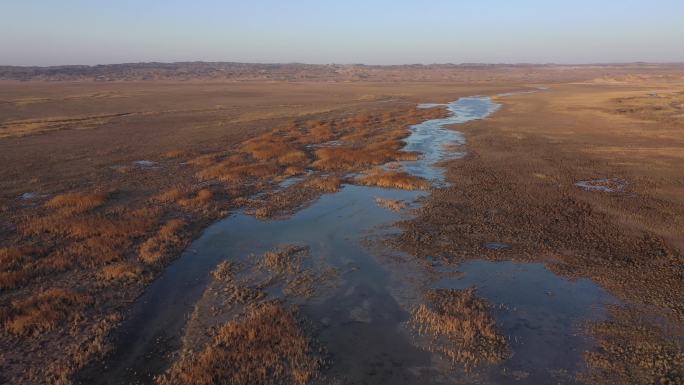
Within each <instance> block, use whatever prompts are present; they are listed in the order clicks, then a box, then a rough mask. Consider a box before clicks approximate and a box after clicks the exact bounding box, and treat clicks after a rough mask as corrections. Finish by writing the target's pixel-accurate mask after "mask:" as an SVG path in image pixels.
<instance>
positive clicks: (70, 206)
mask: <svg viewBox="0 0 684 385" xmlns="http://www.w3.org/2000/svg"><path fill="white" fill-rule="evenodd" d="M108 196H109V194H107V193H102V192H95V193H87V192H71V193H65V194H60V195H57V196H55V197H53V198H52V199H50V200H49V201H48V202H47V203H46V204H45V205H46V206H47V207H50V208H58V209H61V210H64V211H67V212H69V213H79V212H85V211H89V210H92V209H94V208H96V207H100V206H102V205H103V204H104V203H105V202H106V201H107V198H108Z"/></svg>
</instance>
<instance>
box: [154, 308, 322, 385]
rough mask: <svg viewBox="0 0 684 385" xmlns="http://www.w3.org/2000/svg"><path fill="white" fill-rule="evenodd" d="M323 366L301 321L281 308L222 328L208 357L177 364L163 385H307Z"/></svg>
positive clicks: (257, 310) (198, 356) (256, 313)
mask: <svg viewBox="0 0 684 385" xmlns="http://www.w3.org/2000/svg"><path fill="white" fill-rule="evenodd" d="M320 366H321V362H320V360H319V359H318V358H316V357H315V355H314V352H313V351H312V348H311V346H310V342H309V339H308V338H307V337H306V336H305V335H304V333H303V332H302V330H301V328H300V326H299V323H298V321H297V319H296V317H295V315H294V314H293V313H292V312H291V311H289V310H287V309H285V308H284V307H283V305H281V304H280V303H277V302H269V303H265V304H261V305H257V306H254V307H251V308H250V309H249V310H248V311H247V313H246V314H245V315H244V316H243V317H241V318H239V319H236V320H234V321H230V322H228V323H226V324H224V325H223V326H221V327H220V328H219V329H218V330H217V332H216V334H215V335H214V337H213V340H212V341H211V343H210V344H209V346H207V347H206V348H205V349H204V350H203V351H201V352H199V353H196V354H191V355H188V356H186V357H184V358H182V359H181V360H180V361H178V362H176V363H175V364H174V365H173V366H172V367H171V369H170V370H169V371H168V372H167V374H165V375H164V376H162V377H161V378H158V379H157V383H158V384H159V385H180V384H183V385H219V384H233V385H253V384H295V385H305V384H308V383H310V381H312V380H313V379H314V378H316V376H317V373H318V371H319V368H320Z"/></svg>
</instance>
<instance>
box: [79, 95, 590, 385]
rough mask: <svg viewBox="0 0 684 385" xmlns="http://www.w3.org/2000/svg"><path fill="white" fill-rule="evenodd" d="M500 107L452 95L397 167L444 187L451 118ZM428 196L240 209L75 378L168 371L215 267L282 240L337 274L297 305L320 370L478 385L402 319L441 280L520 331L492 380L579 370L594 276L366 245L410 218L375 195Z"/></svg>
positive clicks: (144, 377)
mask: <svg viewBox="0 0 684 385" xmlns="http://www.w3.org/2000/svg"><path fill="white" fill-rule="evenodd" d="M498 108H499V105H498V104H496V103H494V102H492V101H491V99H490V98H487V97H480V96H477V97H468V98H461V99H459V100H457V101H456V102H453V103H449V104H448V109H449V111H451V112H452V115H451V116H449V117H446V118H442V119H435V120H430V121H426V122H424V123H421V124H417V125H415V126H412V128H411V130H412V133H411V135H410V136H409V137H408V138H407V145H406V147H405V149H406V150H407V151H419V152H421V153H422V154H423V156H422V157H421V159H419V160H418V161H410V162H409V161H407V162H400V163H401V165H402V166H403V167H404V168H405V169H406V170H407V171H408V172H410V173H411V174H413V175H418V176H422V177H425V178H428V179H430V180H432V181H434V182H435V183H444V174H443V171H442V170H441V169H440V168H438V167H437V166H436V165H435V164H436V163H438V162H439V161H441V160H444V159H448V158H450V157H455V156H456V157H457V156H458V154H456V155H454V154H449V153H448V152H447V151H446V150H445V147H444V145H448V144H463V143H464V139H463V136H462V134H461V133H459V132H458V131H455V130H452V129H448V128H446V127H445V126H448V125H453V124H459V123H464V122H468V121H472V120H476V119H482V118H485V117H487V116H489V115H490V114H492V113H494V112H495V111H496V110H497V109H498ZM288 183H289V182H288ZM281 188H282V186H281ZM428 194H429V193H427V192H423V191H403V190H392V189H383V188H376V187H365V186H353V185H344V186H343V188H342V189H341V190H340V191H339V192H337V193H334V194H328V195H324V196H322V197H321V198H320V199H319V200H317V201H316V202H314V203H313V204H311V205H310V206H308V207H306V208H304V209H302V210H300V211H299V212H297V213H295V214H294V215H292V216H291V217H289V218H284V219H273V220H267V221H264V220H258V219H255V218H254V217H252V216H249V215H246V214H244V213H242V212H237V213H234V214H233V215H231V216H230V217H228V218H226V219H223V220H221V221H219V222H217V223H215V224H213V225H211V226H210V227H208V228H207V229H206V230H205V231H204V232H203V233H202V235H201V237H200V238H199V239H197V240H196V241H194V242H193V243H192V244H191V246H190V247H189V248H188V249H187V250H186V251H185V252H183V254H182V255H181V256H180V257H179V258H178V259H177V260H176V261H175V262H174V263H173V264H171V265H170V266H169V267H168V268H167V269H166V270H165V271H164V272H163V273H162V275H161V276H160V277H159V278H158V279H157V280H156V281H154V282H153V283H152V284H151V285H150V286H149V287H148V288H147V290H146V291H145V293H144V294H143V295H142V296H141V297H140V298H139V299H138V300H137V301H136V303H135V304H133V306H132V308H131V309H130V313H129V314H128V315H127V317H126V319H125V321H124V323H123V324H122V325H121V327H120V328H119V329H118V330H117V346H116V348H115V349H114V351H113V352H112V353H111V354H110V355H109V356H108V357H107V358H106V359H105V360H104V363H102V364H96V365H93V366H91V367H89V368H87V369H86V370H84V371H82V373H81V374H80V376H79V379H78V381H77V382H80V383H84V384H86V383H87V384H128V383H152V380H153V376H154V375H157V374H160V373H162V372H163V371H164V370H165V369H166V368H167V367H168V365H169V362H168V360H169V358H168V357H169V353H172V352H174V351H176V350H178V349H179V348H180V336H181V335H182V333H183V328H184V325H185V323H186V320H187V317H188V316H189V315H190V313H191V312H192V309H193V306H194V304H195V303H196V301H197V300H198V299H199V298H200V297H201V296H202V294H203V291H204V290H205V288H206V285H207V282H208V276H209V272H211V271H212V270H213V269H214V268H215V267H216V266H217V265H218V264H219V263H221V262H222V261H224V260H240V259H242V258H247V257H248V256H249V255H259V254H262V253H264V252H266V251H268V250H270V249H273V248H275V247H277V246H281V245H284V244H299V245H306V246H308V247H309V250H310V251H309V252H310V254H311V255H312V256H315V257H316V258H317V259H320V260H323V261H325V263H326V265H328V266H329V267H333V268H336V269H337V271H338V272H339V273H340V277H339V278H340V282H339V285H338V286H337V287H336V288H335V289H333V290H331V291H330V292H328V293H327V294H326V296H325V297H319V298H314V299H313V300H310V301H306V302H303V303H300V304H299V305H300V312H301V313H302V315H304V316H305V317H306V319H307V321H308V322H310V324H311V325H312V327H311V330H309V332H310V333H312V334H313V336H314V337H315V338H316V339H317V340H318V341H319V342H320V343H321V344H322V345H323V346H325V348H326V350H327V352H328V354H329V358H330V362H331V365H330V367H329V368H327V369H326V371H325V372H324V375H325V376H326V377H328V378H335V379H336V380H339V381H340V382H341V383H345V384H367V383H372V384H392V385H394V384H447V383H474V382H473V381H470V380H464V378H465V377H463V372H462V371H460V370H459V369H455V368H453V367H451V366H450V365H446V367H445V366H444V365H443V362H444V361H443V360H441V359H440V358H439V357H436V356H435V355H433V354H432V353H429V352H427V351H424V350H422V349H420V348H418V347H417V346H416V345H415V344H414V341H413V339H412V337H411V336H410V335H409V333H408V331H407V329H406V327H405V321H406V320H407V319H408V317H409V313H408V310H407V309H411V308H412V307H413V306H415V305H416V304H417V303H418V301H420V299H421V292H422V290H423V289H425V288H426V287H430V285H433V284H434V285H444V286H449V287H451V286H453V287H459V288H460V287H463V288H465V287H470V286H473V285H475V286H478V287H479V288H480V293H481V294H482V295H483V296H485V297H486V298H487V299H488V300H489V301H490V302H491V303H492V304H502V305H503V306H504V307H501V308H499V309H497V310H496V317H497V319H498V320H499V322H501V325H502V327H503V330H504V332H505V334H506V335H508V336H512V337H513V338H514V342H512V343H511V346H512V349H513V351H514V355H513V357H512V358H511V359H509V360H507V361H505V362H504V364H502V365H500V366H497V367H493V368H485V369H483V371H482V373H480V374H481V375H482V376H485V378H486V380H485V381H484V383H491V382H492V381H498V382H502V383H505V382H506V381H508V377H507V374H506V373H509V372H511V373H513V372H514V373H515V377H516V378H519V379H521V381H522V382H516V383H547V382H548V381H546V380H547V379H549V378H552V377H549V375H548V372H549V371H550V370H556V371H563V370H567V371H574V370H576V368H577V365H579V363H580V362H581V356H580V354H581V351H582V349H583V348H584V347H586V345H583V344H582V343H584V342H583V340H582V338H581V337H577V336H576V335H575V333H573V331H574V330H575V329H574V326H573V325H575V322H576V321H578V320H582V319H587V318H591V317H594V316H596V315H597V314H598V315H600V314H602V313H601V312H600V311H599V309H596V307H598V303H599V302H600V300H602V299H603V297H602V296H601V292H600V291H599V290H598V289H597V288H596V287H595V285H593V284H592V283H591V282H589V281H583V280H578V281H575V282H569V281H566V280H563V279H561V278H558V277H556V276H555V275H553V274H552V273H551V272H549V271H547V270H546V269H544V267H543V266H542V265H537V264H528V265H515V264H510V263H509V264H505V263H501V264H488V263H485V262H473V263H467V264H463V265H461V266H458V271H456V269H453V268H451V267H444V268H443V270H444V271H443V273H440V274H439V275H435V274H434V271H439V270H440V267H439V266H438V265H439V264H438V263H437V262H436V261H432V264H433V265H435V266H433V267H436V268H435V269H433V270H430V269H428V268H427V267H426V266H425V265H424V264H421V263H420V261H417V260H416V259H415V258H413V257H410V256H405V255H402V254H401V253H398V252H394V251H387V250H383V253H382V254H384V253H388V254H389V257H388V256H386V255H382V256H380V255H379V254H380V253H375V254H374V252H373V251H371V248H370V247H367V246H364V244H366V241H367V240H368V239H378V238H382V237H384V236H387V235H389V234H393V233H395V232H396V231H397V229H395V228H393V227H392V226H391V224H392V223H394V222H396V221H397V220H399V219H400V218H402V215H406V213H401V212H395V211H392V210H388V209H387V208H385V207H382V206H381V205H378V204H377V203H376V201H377V199H378V198H381V199H386V200H393V201H405V202H409V203H411V202H416V201H420V200H421V199H424V198H425V197H427V196H428ZM492 244H497V243H495V242H492ZM501 245H503V244H501ZM428 263H430V262H429V261H428ZM439 277H441V278H439ZM447 277H448V278H447ZM459 277H461V278H459ZM438 278H439V280H437V281H436V282H433V281H434V280H435V279H438ZM547 292H550V293H551V294H547ZM535 365H539V366H538V367H537V366H535ZM554 378H555V377H554ZM539 381H541V382H539ZM475 383H479V382H475Z"/></svg>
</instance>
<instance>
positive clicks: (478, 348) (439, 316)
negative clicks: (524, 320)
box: [409, 288, 508, 368]
mask: <svg viewBox="0 0 684 385" xmlns="http://www.w3.org/2000/svg"><path fill="white" fill-rule="evenodd" d="M425 298H426V300H427V304H421V305H420V306H419V307H418V308H417V309H416V310H415V311H414V312H413V314H412V316H411V320H410V321H409V322H410V325H411V326H412V327H413V328H414V330H416V331H417V332H418V333H419V334H420V335H425V336H428V337H429V338H430V346H429V348H430V350H432V351H435V352H439V353H441V354H443V355H444V356H446V357H448V358H449V359H450V360H451V361H452V362H454V363H460V364H464V365H465V366H466V368H470V367H472V366H474V365H477V364H479V363H496V362H499V361H501V360H503V359H504V358H506V357H507V355H508V345H507V343H506V340H505V338H504V337H503V336H501V335H500V334H499V333H498V331H497V328H496V323H495V321H494V318H493V317H492V316H491V314H490V313H489V308H488V306H487V303H486V302H485V301H484V300H482V299H480V298H478V297H476V296H475V289H474V288H471V289H467V290H455V289H436V290H431V291H429V292H428V293H427V294H426V296H425Z"/></svg>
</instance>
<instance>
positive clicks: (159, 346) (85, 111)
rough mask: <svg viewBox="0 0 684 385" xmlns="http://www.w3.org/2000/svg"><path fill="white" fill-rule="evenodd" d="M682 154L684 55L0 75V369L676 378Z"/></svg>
mask: <svg viewBox="0 0 684 385" xmlns="http://www.w3.org/2000/svg"><path fill="white" fill-rule="evenodd" d="M473 96H477V97H480V98H479V99H477V100H476V101H474V102H477V103H487V104H486V106H488V107H489V108H491V110H489V111H487V112H486V113H485V114H484V115H483V116H482V117H481V118H473V119H469V120H464V121H463V122H455V123H452V124H446V125H445V126H444V127H441V126H440V127H437V128H439V129H440V130H451V131H453V132H455V133H458V135H459V138H460V139H459V140H458V141H457V142H453V143H438V144H439V145H440V147H439V149H438V150H435V149H432V150H433V151H437V153H438V154H440V155H441V156H442V157H441V158H440V159H438V162H436V163H435V164H434V165H430V167H434V168H435V169H436V170H438V173H439V176H438V177H437V178H431V175H428V176H425V175H420V174H416V173H412V172H411V165H412V163H411V162H419V163H418V164H421V163H420V161H421V159H425V158H426V157H427V155H426V153H423V152H421V151H412V150H408V149H407V148H406V147H405V146H406V145H407V143H409V145H410V143H411V140H413V138H415V136H412V135H414V133H415V132H414V131H415V129H414V128H415V127H417V126H420V125H421V124H422V123H424V122H429V121H437V120H440V119H447V118H448V117H449V116H450V114H453V111H452V110H450V107H449V106H451V105H450V104H449V103H451V102H455V101H458V100H459V98H468V97H473ZM423 103H432V104H434V106H431V108H422V107H427V106H421V104H423ZM426 127H432V126H426ZM447 134H448V133H447ZM442 145H444V146H442ZM683 165H684V66H683V65H678V64H671V65H668V64H658V65H655V64H630V65H584V66H555V65H549V66H542V65H519V66H496V65H492V66H487V65H467V66H449V65H444V66H388V67H382V66H308V65H284V66H276V65H247V64H244V65H238V64H230V63H229V64H216V63H214V64H211V63H185V64H176V65H162V64H154V63H151V64H148V65H134V64H132V65H119V66H102V67H56V68H33V69H26V68H16V67H0V186H1V188H0V382H4V383H12V384H79V383H82V384H93V383H103V384H105V383H107V384H118V383H122V384H128V383H147V384H152V383H157V384H222V383H230V384H267V383H269V384H270V383H274V384H309V383H312V384H317V383H321V384H364V383H375V384H404V383H405V384H411V383H422V384H425V383H477V384H479V383H483V384H487V383H503V384H507V383H554V384H555V383H559V384H575V383H582V384H684V255H683V254H682V251H683V250H684V171H683V170H684V167H682V166H683ZM336 194H341V195H336ZM354 194H356V195H354ZM383 194H385V195H386V196H384V195H383ZM365 196H367V197H368V198H369V200H368V202H370V203H364V204H363V205H362V204H359V203H357V200H358V199H360V198H359V197H365ZM347 200H348V201H347ZM337 203H339V205H337V206H336V204H337ZM342 203H344V204H342ZM371 206H373V207H374V208H373V209H370V208H369V207H371ZM355 210H356V211H355ZM374 210H377V211H374ZM330 212H334V215H333V216H331V217H330V218H333V219H326V220H325V221H324V220H319V219H317V218H321V217H325V215H328V214H329V213H330ZM231 218H237V219H231ZM325 218H327V217H325ZM334 218H337V219H334ZM339 218H347V219H339ZM349 218H351V219H349ZM381 219H382V220H381ZM231 221H234V222H231ZM317 221H318V222H317ZM375 221H377V223H376V222H375ZM331 222H332V223H335V222H338V223H345V224H349V227H344V228H340V229H337V228H333V230H329V233H327V232H325V231H328V230H324V229H325V228H326V226H329V225H330V224H331ZM222 223H223V225H222ZM367 225H368V226H369V228H364V226H367ZM295 228H296V229H300V231H299V232H297V231H295V230H288V229H295ZM241 229H242V230H244V229H247V230H250V229H255V230H254V231H251V230H250V231H251V233H250V231H247V230H245V232H244V234H243V233H242V232H240V231H242V230H241ZM260 229H261V230H260ZM232 233H235V234H239V236H237V235H236V236H234V237H233V238H231V235H230V234H232ZM319 233H320V234H319ZM338 233H339V234H341V235H340V237H346V236H349V237H352V239H351V240H349V239H346V238H345V239H343V240H340V239H333V237H334V236H335V234H338ZM278 234H285V235H287V236H285V235H282V236H280V235H278ZM288 234H292V236H291V238H288V237H289V235H288ZM212 237H213V238H212ZM326 237H327V238H326ZM353 237H358V239H357V238H353ZM219 238H220V239H223V240H220V239H219ZM205 239H206V240H205ZM215 239H219V240H215ZM245 239H249V242H257V241H259V240H260V242H261V243H258V242H257V243H254V244H252V243H249V242H248V241H244V242H245V243H246V244H248V245H247V246H245V247H243V248H238V247H237V246H235V248H233V245H234V244H240V242H241V241H242V240H245ZM302 239H303V240H307V239H308V240H310V242H309V243H307V242H304V241H302ZM328 240H329V241H328ZM212 242H213V243H212ZM345 242H346V243H345ZM217 245H218V246H217ZM215 249H216V250H215ZM203 250H211V251H210V252H206V253H205V252H204V251H203ZM222 250H223V251H222ZM237 250H239V251H237ZM179 271H180V272H179ZM186 278H187V279H188V281H187V282H186V281H185V280H184V279H186ZM188 282H191V283H188ZM445 282H446V283H445ZM376 286H377V287H376ZM530 298H533V299H530ZM146 301H150V302H146ZM155 304H156V305H155ZM159 304H163V305H159ZM157 319H164V320H165V321H164V322H166V323H160V322H157V321H154V320H157ZM155 325H156V326H157V329H163V330H157V329H155ZM159 325H163V327H162V326H159ZM162 332H164V333H162ZM160 336H163V337H164V338H161V337H160Z"/></svg>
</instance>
